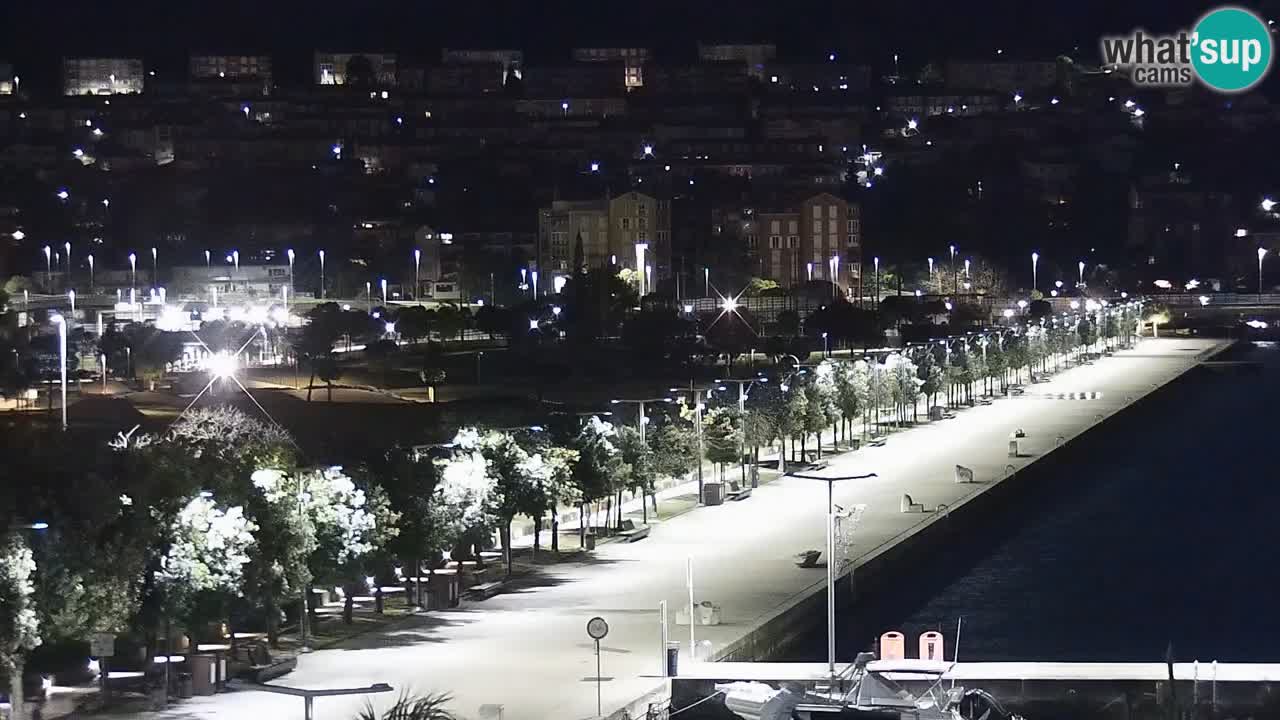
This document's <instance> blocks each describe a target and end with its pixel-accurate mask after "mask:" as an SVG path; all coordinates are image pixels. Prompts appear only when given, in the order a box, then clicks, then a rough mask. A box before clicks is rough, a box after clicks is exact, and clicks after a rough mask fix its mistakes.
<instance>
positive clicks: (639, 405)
mask: <svg viewBox="0 0 1280 720" xmlns="http://www.w3.org/2000/svg"><path fill="white" fill-rule="evenodd" d="M609 402H610V404H613V405H618V404H629V405H635V406H636V409H637V410H638V411H639V415H638V416H637V417H636V425H637V427H639V429H640V444H641V445H642V446H644V448H645V449H648V447H649V442H648V441H647V440H645V433H644V426H645V425H647V424H648V423H649V416H648V415H645V414H644V406H645V403H669V402H671V398H669V397H660V398H645V399H643V400H610V401H609ZM698 463H699V465H701V463H702V458H701V457H699V458H698ZM640 512H641V513H643V514H644V516H645V517H646V518H647V517H648V515H649V512H648V509H647V508H646V507H645V504H644V493H641V494H640ZM618 522H619V523H621V522H622V506H621V505H619V506H618ZM606 524H607V523H606Z"/></svg>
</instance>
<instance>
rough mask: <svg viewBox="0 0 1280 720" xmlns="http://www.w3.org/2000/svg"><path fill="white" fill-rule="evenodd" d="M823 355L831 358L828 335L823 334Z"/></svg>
mask: <svg viewBox="0 0 1280 720" xmlns="http://www.w3.org/2000/svg"><path fill="white" fill-rule="evenodd" d="M822 354H823V355H825V356H827V357H831V346H830V345H829V344H828V343H827V334H826V333H822Z"/></svg>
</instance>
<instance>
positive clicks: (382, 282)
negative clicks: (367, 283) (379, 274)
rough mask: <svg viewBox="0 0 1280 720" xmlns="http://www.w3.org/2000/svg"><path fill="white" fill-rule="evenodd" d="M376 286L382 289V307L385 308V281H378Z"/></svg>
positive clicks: (383, 279)
mask: <svg viewBox="0 0 1280 720" xmlns="http://www.w3.org/2000/svg"><path fill="white" fill-rule="evenodd" d="M378 285H380V286H381V287H382V307H386V306H387V279H386V278H382V279H381V280H379V281H378Z"/></svg>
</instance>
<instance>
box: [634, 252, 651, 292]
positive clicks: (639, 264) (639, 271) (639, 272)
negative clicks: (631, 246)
mask: <svg viewBox="0 0 1280 720" xmlns="http://www.w3.org/2000/svg"><path fill="white" fill-rule="evenodd" d="M648 249H649V243H642V242H638V243H636V277H638V278H639V280H637V286H638V287H639V288H640V297H641V298H643V297H644V296H645V295H646V293H645V290H646V289H647V288H646V287H645V272H644V253H645V251H646V250H648Z"/></svg>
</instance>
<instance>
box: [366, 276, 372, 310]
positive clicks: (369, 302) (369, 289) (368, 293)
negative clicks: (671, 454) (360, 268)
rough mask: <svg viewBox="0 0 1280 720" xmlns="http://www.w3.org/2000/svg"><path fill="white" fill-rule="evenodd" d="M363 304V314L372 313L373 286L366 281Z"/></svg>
mask: <svg viewBox="0 0 1280 720" xmlns="http://www.w3.org/2000/svg"><path fill="white" fill-rule="evenodd" d="M364 304H365V312H373V284H372V283H370V282H369V281H368V280H365V281H364Z"/></svg>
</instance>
